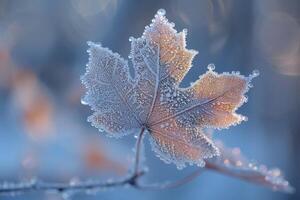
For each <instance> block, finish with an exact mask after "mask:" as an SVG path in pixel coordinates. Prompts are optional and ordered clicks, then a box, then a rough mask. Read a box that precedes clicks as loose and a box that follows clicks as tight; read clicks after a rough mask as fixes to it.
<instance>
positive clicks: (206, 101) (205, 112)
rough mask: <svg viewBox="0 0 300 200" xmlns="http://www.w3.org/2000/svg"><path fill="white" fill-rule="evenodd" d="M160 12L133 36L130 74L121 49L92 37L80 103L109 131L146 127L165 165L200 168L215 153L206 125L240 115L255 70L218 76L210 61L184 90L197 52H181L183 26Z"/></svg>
mask: <svg viewBox="0 0 300 200" xmlns="http://www.w3.org/2000/svg"><path fill="white" fill-rule="evenodd" d="M164 14H165V11H164V10H159V11H158V13H157V14H156V15H155V18H154V19H153V20H152V23H151V24H150V26H147V27H146V28H145V31H144V33H143V35H142V36H141V37H140V38H133V37H131V38H130V41H131V53H130V56H129V58H130V59H131V62H132V65H133V68H134V77H131V76H130V74H129V69H128V64H127V62H126V61H125V60H124V59H122V58H121V57H120V56H119V55H118V54H116V53H113V52H111V51H110V50H108V49H107V48H104V47H102V46H101V45H100V44H95V43H92V42H89V46H90V49H89V50H88V52H89V55H90V58H89V63H88V65H87V70H86V73H85V75H84V76H83V77H82V82H83V84H84V85H85V86H86V88H87V94H86V96H85V97H84V98H83V103H85V104H88V105H90V106H91V108H92V110H93V111H94V113H93V115H92V116H91V117H89V119H88V120H89V121H90V122H91V123H92V125H94V126H95V127H97V128H99V129H100V130H104V131H105V132H107V133H108V135H110V136H114V137H119V136H122V135H125V134H129V133H132V132H135V133H136V132H138V130H137V129H141V128H145V129H147V131H148V133H149V135H150V140H151V144H152V148H153V150H154V151H155V152H156V154H157V155H158V156H159V157H160V158H161V159H162V160H164V161H165V162H167V163H175V164H176V165H177V167H178V168H182V167H184V166H185V164H186V163H190V164H197V165H199V166H204V164H205V163H204V159H208V158H211V157H214V156H216V155H218V154H219V151H218V148H217V147H216V146H215V145H214V143H213V141H211V140H210V139H209V137H207V135H206V134H204V133H203V128H207V127H212V128H218V129H221V128H227V127H229V126H231V125H235V124H238V123H240V122H241V121H243V120H244V119H245V117H243V116H241V115H239V114H236V113H235V111H236V109H237V108H238V107H239V106H241V105H242V104H243V103H244V102H245V100H246V98H245V96H244V94H245V92H247V90H248V88H249V82H250V81H251V79H252V77H254V76H255V75H256V74H253V75H251V76H250V77H244V76H241V75H239V74H237V73H232V74H229V73H224V74H217V73H216V72H214V71H213V70H214V69H213V67H212V66H211V65H210V67H209V70H208V71H207V72H206V73H205V74H204V75H202V76H200V77H199V80H198V81H196V82H195V83H194V84H192V85H191V86H190V87H189V88H180V87H179V84H180V82H181V81H182V79H183V78H184V76H185V75H186V73H187V72H188V71H189V69H190V68H191V66H192V60H193V58H194V56H195V55H196V54H197V52H196V51H194V50H188V49H186V43H185V37H186V30H183V31H182V32H179V33H178V32H177V31H176V30H175V29H174V24H172V23H169V22H168V20H167V19H166V18H165V16H164Z"/></svg>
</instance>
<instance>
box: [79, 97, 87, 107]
mask: <svg viewBox="0 0 300 200" xmlns="http://www.w3.org/2000/svg"><path fill="white" fill-rule="evenodd" d="M80 102H81V104H82V105H88V102H87V101H86V100H85V98H84V97H83V98H81V100H80Z"/></svg>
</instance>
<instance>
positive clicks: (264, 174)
mask: <svg viewBox="0 0 300 200" xmlns="http://www.w3.org/2000/svg"><path fill="white" fill-rule="evenodd" d="M216 145H217V146H218V148H219V149H220V152H221V153H220V156H219V157H215V158H213V159H210V160H208V161H207V162H206V168H208V169H212V170H216V171H217V172H220V173H222V174H225V175H229V176H232V177H236V178H239V179H243V180H246V181H249V182H253V183H257V184H260V185H264V186H266V187H269V188H271V189H273V190H275V191H282V192H288V193H292V192H293V191H294V188H292V187H291V186H290V184H289V182H288V181H286V180H285V179H284V177H283V174H282V172H281V171H280V170H279V169H278V168H273V169H268V168H267V167H266V166H265V165H259V164H256V163H255V162H251V161H249V160H248V159H246V158H245V157H244V156H243V155H242V153H241V152H240V149H239V148H228V147H226V146H224V145H223V143H222V142H221V141H217V142H216Z"/></svg>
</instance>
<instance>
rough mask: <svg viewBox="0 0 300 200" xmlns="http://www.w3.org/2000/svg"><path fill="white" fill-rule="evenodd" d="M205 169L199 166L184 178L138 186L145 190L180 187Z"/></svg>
mask: <svg viewBox="0 0 300 200" xmlns="http://www.w3.org/2000/svg"><path fill="white" fill-rule="evenodd" d="M202 171H203V169H201V168H199V169H197V170H195V171H194V172H192V173H191V174H189V175H187V176H185V177H184V178H182V179H179V180H176V181H173V182H168V183H165V184H152V185H142V184H137V188H139V189H143V190H164V189H173V188H177V187H180V186H182V185H185V184H187V183H189V182H191V181H193V180H194V179H195V178H197V177H198V176H199V175H200V174H201V172H202Z"/></svg>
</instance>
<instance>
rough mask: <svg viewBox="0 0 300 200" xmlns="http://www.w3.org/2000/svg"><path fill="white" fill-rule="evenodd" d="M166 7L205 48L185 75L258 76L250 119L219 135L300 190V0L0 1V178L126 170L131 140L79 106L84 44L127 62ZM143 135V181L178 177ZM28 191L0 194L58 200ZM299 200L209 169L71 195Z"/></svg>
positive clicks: (193, 44) (193, 43) (246, 109)
mask: <svg viewBox="0 0 300 200" xmlns="http://www.w3.org/2000/svg"><path fill="white" fill-rule="evenodd" d="M159 8H165V9H166V11H167V18H168V19H169V20H170V21H172V22H174V23H175V24H176V29H177V30H182V29H183V28H187V29H188V37H187V47H188V48H189V49H195V50H198V51H199V54H198V56H196V58H195V60H194V62H193V65H194V67H193V68H192V69H191V71H190V73H189V74H188V75H187V77H186V78H185V80H184V82H183V84H182V85H183V86H187V85H188V84H189V82H191V81H194V80H196V79H197V77H198V76H199V75H200V74H202V73H204V72H205V71H206V66H207V65H208V64H209V63H214V64H215V65H216V71H217V72H231V71H240V72H241V73H242V74H244V75H248V74H250V73H251V72H252V71H253V70H254V69H258V70H259V71H260V74H261V75H260V76H259V77H258V78H256V79H255V80H254V82H253V83H254V88H253V89H251V90H250V92H249V93H248V96H249V101H248V103H247V104H245V105H244V106H243V107H241V108H240V109H239V113H242V114H244V115H246V116H248V117H249V121H248V122H244V123H242V124H241V125H239V126H236V127H232V128H230V129H229V130H224V131H217V132H216V137H217V138H220V139H222V140H224V141H225V143H226V144H227V145H228V146H232V147H235V146H237V147H240V148H241V150H242V151H243V152H244V154H245V155H247V156H248V157H249V158H252V159H255V160H256V161H257V162H261V163H264V164H266V165H267V166H270V167H272V166H273V167H275V166H278V167H279V168H281V169H282V170H283V171H284V173H285V175H286V178H287V180H289V181H290V183H291V184H292V185H293V186H294V187H295V188H296V190H297V189H300V182H299V179H300V176H299V169H300V165H299V163H300V162H299V158H300V157H299V149H300V146H299V143H298V142H299V139H300V136H299V130H300V124H299V119H300V112H299V111H300V101H299V100H300V92H299V91H300V89H299V88H300V2H299V1H297V0H252V1H238V0H173V1H171V0H169V1H161V0H151V1H146V0H128V1H125V0H66V1H60V0H44V1H40V0H27V1H23V0H1V1H0V113H1V115H0V182H2V181H4V180H7V181H17V180H28V179H30V178H31V177H41V178H42V179H43V180H48V181H51V180H58V181H68V180H70V179H73V180H78V179H85V178H88V177H99V178H103V179H106V178H107V177H119V176H122V175H124V174H126V171H127V170H128V168H129V167H130V166H131V164H132V155H133V152H132V147H133V145H134V142H135V139H134V137H133V136H127V137H125V138H124V139H119V140H116V139H109V138H106V137H105V136H104V134H101V133H99V132H98V131H97V129H95V128H93V127H91V126H90V124H89V123H87V122H86V118H87V116H89V115H90V114H91V111H90V109H89V107H87V106H83V105H81V104H80V98H81V96H82V95H83V94H84V88H83V86H82V85H81V83H80V79H79V77H80V75H82V74H83V73H84V71H85V64H86V63H87V60H88V56H87V53H86V49H87V45H86V41H88V40H91V41H94V42H101V43H102V44H103V46H107V47H109V48H111V49H112V50H113V51H115V52H119V53H120V54H121V55H122V56H123V57H125V58H127V55H128V53H129V51H130V44H129V42H128V38H129V37H130V36H134V37H139V36H140V35H141V34H142V32H143V30H144V27H145V26H146V25H148V24H150V22H151V19H152V18H153V16H154V14H155V13H156V11H157V10H158V9H159ZM145 143H146V157H147V164H148V166H149V168H150V171H149V174H148V175H147V178H146V180H147V181H150V182H151V181H153V182H156V181H160V180H173V179H176V178H178V177H182V176H183V175H184V174H187V173H188V172H189V171H191V170H193V167H189V168H187V169H184V170H181V171H178V170H177V169H176V167H175V166H173V165H166V164H164V163H163V162H161V161H160V160H158V159H157V158H156V157H155V156H154V154H153V153H152V152H151V150H149V149H150V148H149V144H148V141H145ZM61 198H62V197H61V196H60V195H55V194H44V193H32V194H26V195H23V196H17V197H14V198H13V197H4V196H0V199H1V200H2V199H47V200H59V199H61ZM99 198H101V199H153V198H155V199H176V200H177V199H178V200H180V199H182V200H183V199H184V200H187V199H219V200H220V199H221V200H227V199H228V200H229V199H230V200H231V199H243V200H247V199H249V200H250V199H251V200H253V199H272V200H279V199H295V200H296V199H300V195H299V193H298V192H297V191H296V193H294V194H292V195H287V194H282V193H278V192H272V191H271V190H269V189H266V188H264V187H260V186H257V185H253V184H250V183H245V182H242V181H240V180H235V179H233V178H230V177H225V176H222V175H219V174H215V173H212V172H205V173H204V174H202V175H201V176H200V177H199V178H197V179H196V180H195V181H193V182H192V183H189V184H187V185H185V186H183V187H180V188H178V189H172V190H165V191H159V192H147V191H137V190H135V189H131V188H116V189H114V190H111V189H110V190H104V191H103V192H101V193H99V194H97V196H86V195H85V194H82V195H76V196H74V197H73V199H99Z"/></svg>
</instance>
